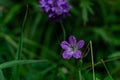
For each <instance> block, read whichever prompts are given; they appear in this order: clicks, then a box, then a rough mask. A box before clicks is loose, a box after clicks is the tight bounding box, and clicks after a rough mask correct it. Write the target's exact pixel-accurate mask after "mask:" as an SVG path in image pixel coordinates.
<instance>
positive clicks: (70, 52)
mask: <svg viewBox="0 0 120 80" xmlns="http://www.w3.org/2000/svg"><path fill="white" fill-rule="evenodd" d="M84 44H85V41H84V40H80V41H78V42H76V38H75V36H70V37H69V42H67V41H62V42H61V47H62V48H63V49H64V50H65V51H64V52H63V54H62V57H63V58H64V59H70V58H71V57H72V56H73V57H74V58H76V59H79V58H81V57H82V52H81V50H80V49H81V48H82V47H83V46H84Z"/></svg>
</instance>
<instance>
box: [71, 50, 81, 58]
mask: <svg viewBox="0 0 120 80" xmlns="http://www.w3.org/2000/svg"><path fill="white" fill-rule="evenodd" d="M73 57H74V58H76V59H79V58H81V57H82V52H81V51H80V50H77V51H76V52H75V53H74V54H73Z"/></svg>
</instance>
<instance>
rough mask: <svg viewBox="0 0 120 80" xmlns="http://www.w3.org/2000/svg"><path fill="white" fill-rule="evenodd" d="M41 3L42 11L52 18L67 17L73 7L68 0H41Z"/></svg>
mask: <svg viewBox="0 0 120 80" xmlns="http://www.w3.org/2000/svg"><path fill="white" fill-rule="evenodd" d="M39 3H40V7H41V9H42V11H43V12H45V13H47V14H48V16H49V18H52V19H63V18H65V17H66V16H67V15H68V14H69V11H70V8H71V6H70V5H69V3H68V1H67V0H39Z"/></svg>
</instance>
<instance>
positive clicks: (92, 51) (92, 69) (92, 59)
mask: <svg viewBox="0 0 120 80" xmlns="http://www.w3.org/2000/svg"><path fill="white" fill-rule="evenodd" d="M90 49H91V59H92V70H93V80H96V79H95V70H94V59H93V48H92V41H90Z"/></svg>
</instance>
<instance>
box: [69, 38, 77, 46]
mask: <svg viewBox="0 0 120 80" xmlns="http://www.w3.org/2000/svg"><path fill="white" fill-rule="evenodd" d="M69 43H70V44H71V45H74V44H76V38H75V36H70V37H69Z"/></svg>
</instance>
